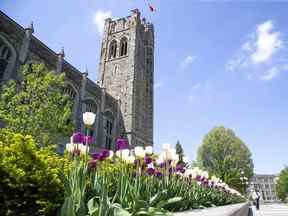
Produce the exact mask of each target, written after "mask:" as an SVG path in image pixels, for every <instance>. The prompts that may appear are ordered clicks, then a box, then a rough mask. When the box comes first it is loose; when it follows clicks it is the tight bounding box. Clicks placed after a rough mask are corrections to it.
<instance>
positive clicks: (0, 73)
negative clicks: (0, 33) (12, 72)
mask: <svg viewBox="0 0 288 216" xmlns="http://www.w3.org/2000/svg"><path fill="white" fill-rule="evenodd" d="M10 57H11V51H10V49H9V48H8V47H7V46H6V45H5V43H4V42H3V41H2V40H1V38H0V81H1V80H2V79H3V78H4V73H5V71H6V68H7V66H8V64H9V61H10Z"/></svg>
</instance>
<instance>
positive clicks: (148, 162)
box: [144, 156, 152, 164]
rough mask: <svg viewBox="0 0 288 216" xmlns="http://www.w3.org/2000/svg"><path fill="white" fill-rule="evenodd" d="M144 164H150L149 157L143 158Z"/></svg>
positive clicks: (150, 159)
mask: <svg viewBox="0 0 288 216" xmlns="http://www.w3.org/2000/svg"><path fill="white" fill-rule="evenodd" d="M144 162H145V163H146V164H150V163H151V162H152V158H150V157H148V156H145V157H144Z"/></svg>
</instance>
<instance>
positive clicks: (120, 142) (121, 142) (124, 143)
mask: <svg viewBox="0 0 288 216" xmlns="http://www.w3.org/2000/svg"><path fill="white" fill-rule="evenodd" d="M128 146H129V143H128V140H127V139H124V138H118V139H117V140H116V149H117V150H122V149H127V148H128Z"/></svg>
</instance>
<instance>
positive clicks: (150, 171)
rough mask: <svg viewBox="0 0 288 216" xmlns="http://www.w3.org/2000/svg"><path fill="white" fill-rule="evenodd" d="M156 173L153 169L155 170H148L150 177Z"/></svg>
mask: <svg viewBox="0 0 288 216" xmlns="http://www.w3.org/2000/svg"><path fill="white" fill-rule="evenodd" d="M154 172H155V170H154V169H153V168H148V169H147V170H146V173H147V174H148V175H150V176H151V175H153V174H154Z"/></svg>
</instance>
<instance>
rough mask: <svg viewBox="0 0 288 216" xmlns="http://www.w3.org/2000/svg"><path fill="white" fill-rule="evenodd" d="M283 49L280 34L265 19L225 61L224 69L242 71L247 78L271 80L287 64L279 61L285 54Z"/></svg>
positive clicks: (286, 61) (270, 22)
mask: <svg viewBox="0 0 288 216" xmlns="http://www.w3.org/2000/svg"><path fill="white" fill-rule="evenodd" d="M284 50H285V47H284V42H283V38H282V34H281V33H280V32H279V31H275V25H274V22H273V21H271V20H267V21H265V22H263V23H261V24H259V25H257V28H256V30H255V32H253V33H251V34H249V37H248V41H246V42H245V43H243V44H242V45H241V47H240V49H239V50H238V51H237V52H236V54H235V55H234V57H233V58H232V59H230V60H229V61H228V62H227V64H226V69H227V70H228V71H241V72H244V73H245V74H246V76H247V78H248V79H249V80H251V79H253V78H258V79H262V80H272V79H274V78H276V77H277V76H279V75H280V74H281V72H282V71H283V70H285V69H284V67H283V65H286V64H288V60H285V61H280V59H281V57H283V56H285V53H284ZM263 71H264V72H263Z"/></svg>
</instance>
